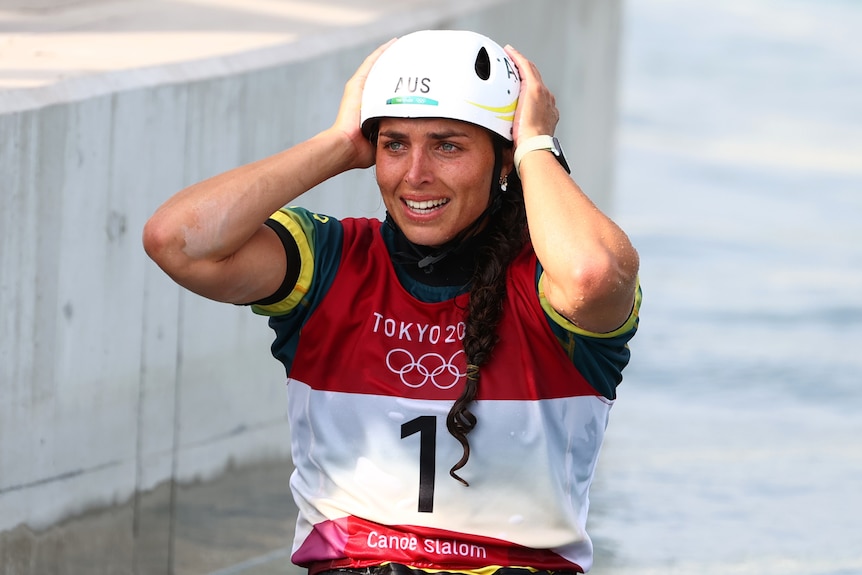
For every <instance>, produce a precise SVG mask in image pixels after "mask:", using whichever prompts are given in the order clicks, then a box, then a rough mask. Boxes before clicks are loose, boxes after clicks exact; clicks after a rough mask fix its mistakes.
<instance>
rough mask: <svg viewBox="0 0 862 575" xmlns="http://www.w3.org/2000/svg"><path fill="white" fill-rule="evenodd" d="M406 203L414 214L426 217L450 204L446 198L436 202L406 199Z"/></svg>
mask: <svg viewBox="0 0 862 575" xmlns="http://www.w3.org/2000/svg"><path fill="white" fill-rule="evenodd" d="M404 203H405V204H406V205H407V208H408V209H409V210H410V211H411V212H414V213H417V214H420V215H426V214H430V213H432V212H433V211H434V210H436V209H438V208H440V207H442V206H444V205H446V204H448V203H449V200H448V199H446V198H440V199H436V200H423V201H420V202H417V201H415V200H408V199H406V198H405V199H404Z"/></svg>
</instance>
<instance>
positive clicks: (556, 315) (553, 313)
mask: <svg viewBox="0 0 862 575" xmlns="http://www.w3.org/2000/svg"><path fill="white" fill-rule="evenodd" d="M544 280H545V272H544V271H543V272H542V275H541V276H540V277H539V301H540V302H541V304H542V309H543V310H545V313H546V314H548V317H550V318H551V319H552V320H553V321H554V323H556V324H557V325H559V326H560V327H562V328H563V329H565V330H566V331H570V332H572V333H577V334H580V335H584V336H587V337H592V338H612V337H617V336H618V335H622V334H624V333H627V332H629V331H631V330H632V328H633V327H634V325H635V322H637V319H638V313H640V307H641V297H642V294H641V288H640V278H638V281H637V286H636V287H635V303H634V305H633V306H632V312H631V314H629V318H628V319H627V320H626V322H625V323H624V324H623V325H621V326H620V327H618V328H617V329H615V330H614V331H611V332H608V333H594V332H591V331H587V330H585V329H581V328H579V327H578V326H576V325H575V324H573V323H572V322H571V321H570V320H568V319H567V318H565V317H564V316H563V315H562V314H560V312H558V311H557V310H555V309H554V308H553V307H552V306H551V304H550V303H549V302H548V298H547V297H545V288H544V287H543V286H544Z"/></svg>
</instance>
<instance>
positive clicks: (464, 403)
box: [446, 174, 527, 485]
mask: <svg viewBox="0 0 862 575" xmlns="http://www.w3.org/2000/svg"><path fill="white" fill-rule="evenodd" d="M501 200H502V204H501V206H500V209H499V211H498V212H497V213H496V214H495V215H494V217H492V218H491V221H490V222H489V224H488V225H489V226H490V227H491V229H490V234H489V241H488V243H487V244H486V245H485V246H484V247H483V248H482V250H481V252H480V254H479V258H478V261H479V262H481V263H480V264H479V266H478V267H477V268H476V271H475V273H474V274H473V279H472V286H471V289H470V300H469V303H468V304H467V318H466V327H465V333H464V353H465V355H466V358H467V381H466V385H465V387H464V391H463V392H462V393H461V397H459V398H458V399H457V400H456V401H455V403H454V405H453V406H452V408H451V409H450V410H449V415H448V416H447V417H446V428H447V429H448V430H449V433H450V434H452V436H453V437H454V438H455V439H457V440H458V442H459V443H460V444H461V447H462V448H463V450H464V452H463V455H462V456H461V459H460V460H459V461H458V463H456V464H455V465H454V466H452V469H450V470H449V475H451V476H452V477H453V478H454V479H456V480H458V481H460V482H461V483H463V484H464V485H469V484H468V483H467V481H465V480H464V479H463V478H462V477H460V476H459V475H458V474H457V473H456V471H458V470H459V469H461V468H462V467H464V465H466V464H467V460H468V459H469V458H470V443H469V441H468V440H467V434H468V433H470V432H471V431H472V430H473V428H475V427H476V416H475V415H473V413H472V412H471V411H470V409H469V405H470V404H471V403H472V402H473V401H474V400H475V398H476V394H477V392H478V388H479V380H480V375H481V368H482V366H483V365H485V364H486V363H488V361H489V360H490V359H491V355H492V352H493V350H494V346H496V344H497V342H498V341H499V339H500V336H499V335H498V334H497V326H498V325H499V323H500V320H501V318H502V316H503V302H504V300H505V298H506V272H507V270H508V268H509V264H510V263H511V262H512V260H514V259H515V257H516V256H517V255H518V254H519V253H520V251H521V249H522V248H523V247H524V244H525V243H526V240H527V216H526V209H525V208H524V195H523V191H522V188H521V183H520V180H518V178H517V177H516V176H514V174H513V177H512V178H510V179H509V181H508V187H507V191H506V192H504V193H502V194H501Z"/></svg>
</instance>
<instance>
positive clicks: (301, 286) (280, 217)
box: [252, 209, 314, 315]
mask: <svg viewBox="0 0 862 575" xmlns="http://www.w3.org/2000/svg"><path fill="white" fill-rule="evenodd" d="M270 219H273V220H275V221H277V222H278V223H279V224H281V225H282V226H284V229H286V230H287V231H288V232H289V233H290V235H291V236H293V239H294V240H296V245H297V247H298V248H299V261H300V268H299V278H298V279H297V280H296V285H295V286H293V289H292V290H291V291H290V293H289V294H288V295H287V297H285V298H284V299H283V300H281V301H280V302H277V303H274V304H271V305H255V306H252V310H253V311H254V313H257V314H260V315H284V314H286V313H288V312H290V311H292V310H293V309H294V308H295V307H296V306H298V305H299V303H300V302H301V301H302V298H304V297H305V294H307V293H308V290H309V289H311V280H312V278H313V277H314V254H313V253H312V248H311V244H310V242H309V241H308V237H306V235H305V232H304V231H303V229H302V226H300V225H299V223H298V222H297V221H296V220H295V219H294V216H293V215H292V214H291V213H290V212H289V211H288V210H285V209H281V210H279V211H277V212H275V213H274V214H272V216H270Z"/></svg>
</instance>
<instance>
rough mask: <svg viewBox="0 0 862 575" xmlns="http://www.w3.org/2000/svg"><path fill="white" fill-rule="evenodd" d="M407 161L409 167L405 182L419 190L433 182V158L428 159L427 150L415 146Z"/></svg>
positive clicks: (405, 174)
mask: <svg viewBox="0 0 862 575" xmlns="http://www.w3.org/2000/svg"><path fill="white" fill-rule="evenodd" d="M407 161H408V162H409V165H408V166H407V171H406V172H405V173H404V181H405V182H406V183H407V184H408V185H409V186H410V187H411V188H419V187H420V186H422V185H423V184H428V183H430V182H431V181H433V179H434V172H433V170H432V169H431V158H429V157H428V151H427V150H425V149H424V148H423V147H421V146H414V147H413V148H412V149H411V150H410V154H409V156H408V160H407Z"/></svg>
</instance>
